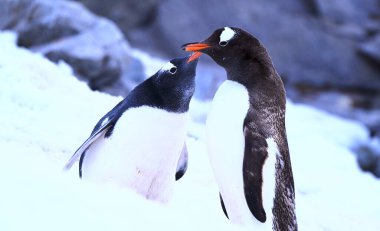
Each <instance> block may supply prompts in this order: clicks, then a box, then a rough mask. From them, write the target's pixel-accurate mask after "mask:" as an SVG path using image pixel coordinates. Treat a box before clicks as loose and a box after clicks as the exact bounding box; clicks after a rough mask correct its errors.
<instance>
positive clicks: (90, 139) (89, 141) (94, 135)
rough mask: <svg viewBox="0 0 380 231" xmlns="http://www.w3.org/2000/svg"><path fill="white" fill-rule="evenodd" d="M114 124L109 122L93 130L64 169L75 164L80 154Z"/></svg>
mask: <svg viewBox="0 0 380 231" xmlns="http://www.w3.org/2000/svg"><path fill="white" fill-rule="evenodd" d="M112 126H113V124H112V123H107V124H105V125H103V126H102V127H100V128H98V129H97V130H96V131H94V132H92V134H91V135H90V137H88V138H87V140H86V141H84V143H83V144H82V145H81V146H80V147H79V148H78V149H77V150H76V151H75V153H74V154H73V155H72V156H71V158H70V159H69V160H68V161H67V163H66V164H65V166H64V167H63V170H64V171H67V170H69V169H70V168H71V167H72V166H73V165H74V163H75V162H76V161H77V160H78V159H79V158H80V156H81V155H82V154H83V153H84V152H85V151H86V150H87V148H88V147H90V146H91V144H92V143H94V141H96V140H97V139H99V138H100V137H102V136H104V135H105V134H106V133H107V131H108V130H109V129H110V128H111V127H112Z"/></svg>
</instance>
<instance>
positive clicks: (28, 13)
mask: <svg viewBox="0 0 380 231" xmlns="http://www.w3.org/2000/svg"><path fill="white" fill-rule="evenodd" d="M1 5H2V7H0V8H1V9H2V10H3V12H1V13H3V14H1V15H0V22H2V23H1V24H0V26H1V27H0V29H7V30H13V31H15V32H17V33H18V43H19V45H21V46H26V47H29V48H30V49H31V50H33V51H36V52H40V53H43V54H44V55H45V56H46V57H48V58H49V59H50V60H52V61H54V62H58V61H60V60H63V61H65V62H66V63H68V64H69V65H70V66H72V68H73V70H74V72H75V75H77V76H78V77H80V78H81V79H83V80H85V81H86V82H88V84H89V86H90V87H91V88H92V89H93V90H102V91H106V92H108V93H111V94H113V95H123V96H125V95H126V94H127V93H128V91H129V90H130V89H131V87H132V85H134V81H136V82H140V81H141V80H142V79H144V78H145V75H144V73H143V69H142V67H141V65H140V66H138V65H136V62H139V61H137V60H135V59H134V58H133V57H132V56H131V54H130V53H131V52H130V47H129V44H128V43H127V42H126V40H125V39H124V36H123V34H122V33H121V31H120V30H119V29H118V28H117V26H116V25H115V24H114V23H112V22H111V21H109V20H108V19H104V18H100V17H97V16H95V15H94V14H92V13H90V12H89V11H88V10H87V9H86V8H84V7H83V6H82V5H81V4H79V3H76V2H71V1H61V0H58V1H49V0H29V1H27V0H5V1H3V2H2V3H1ZM74 15H75V17H73V16H74ZM8 16H9V17H8ZM3 19H4V20H3ZM131 66H134V67H137V68H136V69H134V68H131ZM131 75H132V76H133V80H132V79H131V80H130V79H129V78H131Z"/></svg>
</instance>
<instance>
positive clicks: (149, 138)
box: [64, 57, 197, 202]
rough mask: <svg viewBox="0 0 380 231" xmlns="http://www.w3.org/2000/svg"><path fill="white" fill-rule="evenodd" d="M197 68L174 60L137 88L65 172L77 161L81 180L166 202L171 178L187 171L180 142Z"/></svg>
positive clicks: (98, 127) (106, 118) (105, 119)
mask: <svg viewBox="0 0 380 231" xmlns="http://www.w3.org/2000/svg"><path fill="white" fill-rule="evenodd" d="M196 65H197V61H196V60H195V61H191V62H189V58H188V57H186V58H178V59H173V60H171V61H170V62H168V63H167V64H165V65H164V66H163V67H162V68H161V69H160V70H159V71H158V72H157V73H156V74H154V75H153V76H151V77H150V78H148V79H147V80H145V81H144V82H142V83H141V84H139V85H138V86H137V87H136V88H135V89H133V90H132V91H131V92H130V93H129V94H128V96H127V97H126V98H125V99H124V100H122V101H121V102H120V103H119V104H117V105H116V106H115V107H114V108H113V109H112V110H111V111H109V112H108V113H107V114H106V115H105V116H103V117H102V118H101V119H100V121H99V122H98V123H97V124H96V126H95V128H94V130H93V131H92V133H91V135H90V137H89V138H88V139H87V140H86V141H85V142H84V143H83V144H82V146H80V147H79V149H78V150H77V151H76V152H75V153H74V155H73V156H72V157H71V159H70V160H69V161H68V162H67V164H66V166H65V167H64V169H66V170H67V169H70V168H71V167H72V165H73V164H74V162H75V161H77V160H78V159H79V158H80V161H79V175H80V177H81V178H82V179H85V180H92V181H98V182H112V183H116V184H119V185H123V186H127V187H130V188H132V189H134V190H135V191H137V192H138V193H139V194H141V195H143V196H145V197H146V198H148V199H152V200H157V201H161V202H166V201H168V199H169V198H170V195H171V192H172V188H173V184H174V182H175V179H176V178H177V179H179V178H180V177H182V176H183V174H184V172H185V171H186V168H187V150H186V146H185V145H184V143H185V137H186V127H187V121H188V110H189V103H190V100H191V98H192V96H193V93H194V90H195V81H194V79H195V69H196ZM181 153H182V155H183V156H182V157H180V155H181ZM177 165H178V166H177ZM176 170H177V171H178V172H176Z"/></svg>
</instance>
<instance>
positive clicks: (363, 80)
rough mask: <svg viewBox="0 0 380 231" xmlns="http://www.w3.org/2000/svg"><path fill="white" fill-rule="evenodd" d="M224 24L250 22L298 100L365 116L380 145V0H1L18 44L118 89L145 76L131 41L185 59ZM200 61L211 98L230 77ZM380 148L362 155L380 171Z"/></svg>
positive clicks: (5, 26) (1, 13)
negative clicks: (191, 45) (187, 50)
mask: <svg viewBox="0 0 380 231" xmlns="http://www.w3.org/2000/svg"><path fill="white" fill-rule="evenodd" d="M87 8H88V9H90V10H87ZM97 15H98V16H97ZM100 16H102V17H100ZM224 26H237V27H242V28H244V29H245V30H247V31H249V32H251V33H252V34H254V35H255V36H256V37H258V38H259V39H260V40H261V41H262V42H263V43H264V44H265V45H266V47H267V48H268V50H269V52H270V55H271V57H272V59H273V62H274V64H275V66H276V68H277V70H278V72H279V73H280V75H281V76H282V78H283V80H284V83H285V85H286V88H287V93H288V97H289V98H290V99H291V100H293V101H296V102H302V103H307V104H312V105H314V106H316V107H319V108H321V109H324V110H326V111H328V112H331V113H335V114H338V115H341V116H344V117H348V118H351V119H355V120H360V121H361V122H363V123H364V124H366V125H367V126H368V129H369V132H370V133H371V135H372V136H373V142H374V143H376V142H380V141H379V139H380V138H379V137H380V0H360V1H359V0H339V1H331V0H288V1H282V0H271V1H267V0H255V1H245V0H226V1H219V0H208V1H204V0H192V1H176V0H145V1H140V0H128V1H126V0H109V1H103V0H78V1H61V0H54V1H52V0H2V1H1V2H0V29H1V30H13V31H15V32H17V33H18V36H19V38H18V44H19V45H20V46H24V47H28V48H30V49H32V50H34V51H36V52H40V53H42V54H44V55H45V56H47V57H48V58H49V59H51V60H52V61H55V62H59V61H60V60H63V61H65V62H66V63H68V64H69V65H71V66H72V68H73V70H74V72H75V73H76V76H78V78H80V79H82V80H85V81H87V82H88V84H89V86H90V87H91V88H92V89H94V90H101V91H105V92H108V93H111V94H113V95H125V94H127V92H128V91H129V90H130V89H131V88H132V87H133V86H134V85H135V84H136V83H138V82H140V81H142V80H143V79H144V78H145V75H144V70H143V67H142V65H141V63H140V61H139V60H138V59H136V58H134V57H133V56H132V55H131V47H135V48H139V49H141V50H144V51H146V52H148V53H150V54H153V55H155V56H158V57H162V58H164V59H169V58H172V57H175V56H183V55H184V53H183V52H182V51H181V50H180V49H179V48H180V46H181V45H182V44H183V43H186V42H192V41H199V40H202V39H204V38H206V37H207V36H208V35H209V34H210V33H211V32H212V31H214V30H215V29H216V28H219V27H224ZM202 59H203V60H204V62H203V63H206V64H204V65H201V66H200V68H201V70H202V71H201V72H199V74H201V75H202V76H200V77H198V79H197V80H198V90H197V92H198V93H197V97H198V98H201V99H210V98H211V97H212V96H213V93H214V91H215V89H216V88H217V85H218V84H219V83H220V82H221V81H223V78H224V73H223V71H222V70H221V69H220V68H219V67H217V66H216V65H215V64H213V63H212V62H210V60H209V59H207V58H206V57H204V56H203V58H202ZM374 147H379V145H371V144H368V145H366V146H363V148H361V149H360V150H357V153H358V160H359V164H360V166H361V167H362V168H363V169H364V170H369V171H371V172H373V173H374V174H375V175H377V176H379V177H380V157H379V156H380V150H378V149H376V148H374Z"/></svg>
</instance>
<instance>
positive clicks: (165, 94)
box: [160, 85, 195, 113]
mask: <svg viewBox="0 0 380 231" xmlns="http://www.w3.org/2000/svg"><path fill="white" fill-rule="evenodd" d="M194 90H195V86H193V85H186V86H185V87H183V86H182V87H177V88H175V89H170V90H165V89H162V91H160V95H161V99H162V102H163V104H164V105H165V106H164V108H165V109H167V110H168V111H172V112H177V113H184V112H187V111H188V110H189V104H190V100H191V97H192V96H193V94H194Z"/></svg>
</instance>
